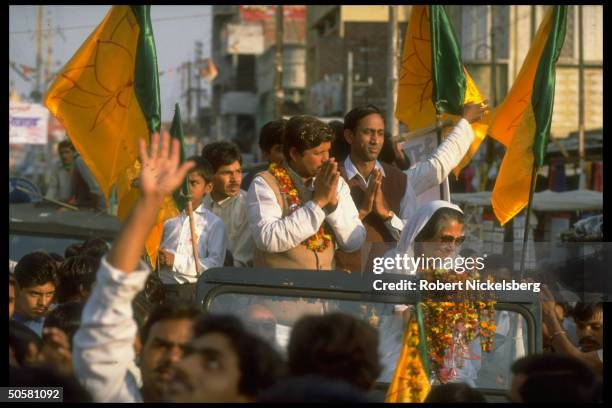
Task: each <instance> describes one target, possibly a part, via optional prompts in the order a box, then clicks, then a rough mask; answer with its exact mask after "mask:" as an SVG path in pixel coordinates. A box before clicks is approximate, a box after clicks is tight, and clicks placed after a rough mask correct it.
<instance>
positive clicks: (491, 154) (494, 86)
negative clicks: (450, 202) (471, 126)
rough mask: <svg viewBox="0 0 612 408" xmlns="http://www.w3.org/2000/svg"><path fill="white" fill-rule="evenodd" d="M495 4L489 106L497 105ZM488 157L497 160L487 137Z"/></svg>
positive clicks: (491, 30)
mask: <svg viewBox="0 0 612 408" xmlns="http://www.w3.org/2000/svg"><path fill="white" fill-rule="evenodd" d="M495 14H496V13H495V6H494V5H490V6H489V21H490V24H489V27H490V31H489V33H490V41H491V47H490V50H491V52H490V54H489V58H490V61H489V62H490V70H491V72H490V75H491V79H490V81H491V86H490V93H491V101H489V106H497V64H496V62H497V61H496V59H497V52H496V51H497V50H496V47H495ZM486 149H487V150H486V159H487V162H488V163H490V164H491V165H492V164H493V161H494V160H495V154H494V153H495V151H494V148H493V141H492V140H491V138H487V147H486ZM484 177H486V175H484Z"/></svg>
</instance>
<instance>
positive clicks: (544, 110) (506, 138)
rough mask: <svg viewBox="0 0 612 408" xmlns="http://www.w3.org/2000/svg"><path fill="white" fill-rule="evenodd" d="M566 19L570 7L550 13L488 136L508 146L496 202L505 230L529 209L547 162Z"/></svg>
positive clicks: (552, 9) (553, 8) (495, 209)
mask: <svg viewBox="0 0 612 408" xmlns="http://www.w3.org/2000/svg"><path fill="white" fill-rule="evenodd" d="M566 18H567V6H551V7H550V8H549V9H548V11H547V13H546V15H545V16H544V19H543V20H542V22H541V23H540V27H539V29H538V32H537V34H536V36H535V38H534V40H533V43H532V45H531V47H530V49H529V52H528V53H527V56H526V57H525V61H524V62H523V66H522V67H521V70H520V72H519V74H518V76H517V78H516V80H515V81H514V84H513V85H512V89H510V92H508V95H507V96H506V98H505V99H504V101H503V102H502V103H501V104H500V105H499V106H498V107H496V109H495V111H494V112H493V113H492V115H491V118H490V127H489V134H490V135H491V137H493V138H495V139H496V140H497V141H499V142H500V143H502V144H503V145H504V146H506V154H505V155H504V159H503V161H502V165H501V168H500V170H499V174H498V176H497V179H496V181H495V187H494V188H493V193H492V196H491V205H492V206H493V212H494V213H495V216H496V217H497V219H498V220H499V222H500V223H501V224H502V225H504V224H505V223H506V222H508V221H509V220H511V219H512V218H513V217H514V216H515V215H517V214H518V213H520V212H521V211H522V210H523V208H525V206H526V205H527V201H528V199H529V188H530V182H531V172H532V169H533V167H534V166H536V168H538V167H540V166H542V163H543V162H544V155H545V153H546V147H547V145H548V139H549V135H550V126H551V122H552V113H553V105H554V96H555V65H556V63H557V60H558V59H559V55H560V53H561V48H562V47H563V41H564V39H565V25H566Z"/></svg>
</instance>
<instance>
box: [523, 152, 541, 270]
mask: <svg viewBox="0 0 612 408" xmlns="http://www.w3.org/2000/svg"><path fill="white" fill-rule="evenodd" d="M537 178H538V172H537V166H536V162H535V160H534V162H533V168H532V169H531V185H530V187H529V199H528V201H527V214H526V215H525V232H524V233H523V250H522V251H521V274H520V278H521V279H523V276H524V274H525V259H526V258H527V239H528V238H529V237H528V235H529V219H530V217H531V203H532V202H533V193H534V191H535V186H536V179H537Z"/></svg>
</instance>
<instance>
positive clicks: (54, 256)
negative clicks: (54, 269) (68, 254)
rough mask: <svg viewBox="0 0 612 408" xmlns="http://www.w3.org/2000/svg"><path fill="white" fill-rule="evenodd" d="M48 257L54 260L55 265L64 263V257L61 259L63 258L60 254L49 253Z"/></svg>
mask: <svg viewBox="0 0 612 408" xmlns="http://www.w3.org/2000/svg"><path fill="white" fill-rule="evenodd" d="M49 256H50V257H51V258H53V259H54V260H55V262H57V263H62V262H64V257H63V256H61V255H60V254H58V253H55V252H51V253H49Z"/></svg>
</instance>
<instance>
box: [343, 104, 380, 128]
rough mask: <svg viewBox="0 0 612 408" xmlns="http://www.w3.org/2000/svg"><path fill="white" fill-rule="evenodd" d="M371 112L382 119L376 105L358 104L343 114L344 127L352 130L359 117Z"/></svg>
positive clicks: (361, 117) (368, 114) (355, 126)
mask: <svg viewBox="0 0 612 408" xmlns="http://www.w3.org/2000/svg"><path fill="white" fill-rule="evenodd" d="M373 114H377V115H380V117H381V118H382V119H383V120H384V117H383V114H382V112H381V110H380V109H378V108H377V107H376V106H374V105H366V106H358V107H356V108H354V109H352V110H351V111H350V112H349V113H347V114H346V115H345V116H344V128H345V129H347V130H350V131H351V132H354V131H355V129H356V128H357V125H358V124H359V121H360V120H361V119H363V118H365V117H366V116H370V115H373Z"/></svg>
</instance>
